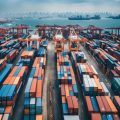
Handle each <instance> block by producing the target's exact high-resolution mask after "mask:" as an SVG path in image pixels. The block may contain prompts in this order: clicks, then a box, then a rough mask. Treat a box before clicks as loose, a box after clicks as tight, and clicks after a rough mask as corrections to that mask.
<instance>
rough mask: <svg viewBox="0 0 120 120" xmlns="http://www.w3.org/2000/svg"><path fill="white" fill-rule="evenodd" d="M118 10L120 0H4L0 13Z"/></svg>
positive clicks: (1, 3)
mask: <svg viewBox="0 0 120 120" xmlns="http://www.w3.org/2000/svg"><path fill="white" fill-rule="evenodd" d="M35 11H36V12H66V11H69V12H72V11H74V12H83V13H87V12H89V13H96V12H110V13H119V12H120V0H99V1H97V0H60V1H57V0H4V1H0V13H8V12H9V13H22V12H35Z"/></svg>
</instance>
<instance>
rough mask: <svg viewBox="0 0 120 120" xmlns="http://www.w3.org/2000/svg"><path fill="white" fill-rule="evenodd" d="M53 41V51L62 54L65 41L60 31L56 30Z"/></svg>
mask: <svg viewBox="0 0 120 120" xmlns="http://www.w3.org/2000/svg"><path fill="white" fill-rule="evenodd" d="M53 40H54V42H55V51H56V52H62V51H64V42H65V39H64V37H63V34H62V31H61V29H57V31H56V34H55V36H54V37H53Z"/></svg>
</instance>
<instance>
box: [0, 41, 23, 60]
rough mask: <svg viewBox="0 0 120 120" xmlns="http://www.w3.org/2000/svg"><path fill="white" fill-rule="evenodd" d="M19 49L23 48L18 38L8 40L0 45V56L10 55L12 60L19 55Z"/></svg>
mask: <svg viewBox="0 0 120 120" xmlns="http://www.w3.org/2000/svg"><path fill="white" fill-rule="evenodd" d="M19 50H21V47H20V42H19V41H18V40H10V41H6V42H5V43H3V44H1V45H0V58H4V57H8V58H9V60H11V61H12V60H13V59H14V58H15V57H16V55H17V53H16V52H15V51H17V52H18V51H19ZM13 57H14V58H13ZM10 58H11V59H10Z"/></svg>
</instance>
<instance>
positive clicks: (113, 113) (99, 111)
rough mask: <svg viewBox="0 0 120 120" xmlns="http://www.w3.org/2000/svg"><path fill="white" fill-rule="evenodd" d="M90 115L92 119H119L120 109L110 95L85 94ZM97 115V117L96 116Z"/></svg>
mask: <svg viewBox="0 0 120 120" xmlns="http://www.w3.org/2000/svg"><path fill="white" fill-rule="evenodd" d="M85 104H86V108H87V111H88V112H87V113H88V117H89V119H91V120H95V118H96V119H97V120H99V119H100V120H119V119H120V118H119V116H118V110H117V108H116V107H115V105H114V104H113V102H112V100H111V99H110V97H109V96H96V97H95V96H85ZM96 116H97V117H96Z"/></svg>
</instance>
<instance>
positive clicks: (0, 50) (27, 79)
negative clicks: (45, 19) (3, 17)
mask: <svg viewBox="0 0 120 120" xmlns="http://www.w3.org/2000/svg"><path fill="white" fill-rule="evenodd" d="M110 29H112V30H114V28H104V29H103V28H98V27H96V26H91V25H90V26H88V27H86V28H85V27H82V26H79V25H68V26H57V25H54V26H52V25H51V26H50V25H49V26H48V25H43V26H42V25H37V26H36V29H33V30H30V29H29V26H27V25H16V26H14V27H12V28H9V29H7V28H6V29H3V28H1V31H0V36H1V37H0V120H120V39H119V37H120V35H119V29H120V28H115V30H116V29H117V30H118V32H117V33H118V34H117V33H116V34H113V33H111V32H110V31H109V30H110ZM106 30H108V32H109V34H107V33H105V31H106Z"/></svg>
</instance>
